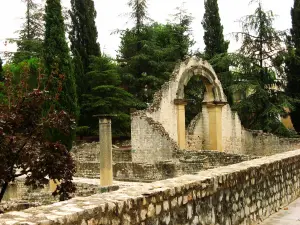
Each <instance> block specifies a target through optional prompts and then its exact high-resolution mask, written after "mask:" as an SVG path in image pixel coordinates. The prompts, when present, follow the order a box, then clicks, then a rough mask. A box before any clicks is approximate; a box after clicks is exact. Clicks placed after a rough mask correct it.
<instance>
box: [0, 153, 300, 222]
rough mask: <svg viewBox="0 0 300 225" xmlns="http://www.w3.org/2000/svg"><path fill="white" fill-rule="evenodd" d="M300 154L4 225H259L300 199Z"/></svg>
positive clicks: (85, 200) (23, 214) (75, 203)
mask: <svg viewBox="0 0 300 225" xmlns="http://www.w3.org/2000/svg"><path fill="white" fill-rule="evenodd" d="M299 161H300V150H296V151H290V152H286V153H282V154H277V155H273V156H270V157H264V158H260V159H255V160H252V161H246V162H242V163H239V164H235V165H230V166H226V167H219V168H216V169H211V170H207V171H201V172H199V173H197V174H194V175H184V176H181V177H178V178H173V179H168V180H163V181H157V182H154V183H149V184H144V185H143V186H140V187H129V188H124V189H121V190H118V191H115V192H111V193H105V194H97V195H93V196H90V197H82V198H74V199H71V200H69V201H65V202H59V203H55V204H52V205H48V206H43V207H37V208H31V209H28V210H24V211H20V212H10V213H6V214H3V215H0V224H2V225H8V224H40V225H46V224H47V225H54V224H56V225H59V224H64V225H71V224H72V225H88V224H89V225H99V224H105V225H112V224H114V225H119V224H122V225H135V224H145V225H150V224H167V225H169V224H203V225H211V224H220V225H223V224H224V225H225V224H231V225H238V224H247V225H248V224H249V225H250V224H256V223H257V222H258V221H260V220H263V219H265V218H267V217H268V216H270V215H271V214H272V213H274V212H276V211H278V210H279V209H280V207H282V206H285V205H287V204H288V203H290V202H292V201H293V200H294V199H296V198H298V197H299V195H300V188H299V187H300V163H299Z"/></svg>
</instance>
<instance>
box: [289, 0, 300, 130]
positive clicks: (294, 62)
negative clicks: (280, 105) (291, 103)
mask: <svg viewBox="0 0 300 225" xmlns="http://www.w3.org/2000/svg"><path fill="white" fill-rule="evenodd" d="M291 17H292V29H291V37H289V40H288V53H289V54H288V57H287V59H286V68H287V71H286V72H287V80H288V83H287V93H288V94H289V96H290V97H292V98H296V99H300V0H294V7H293V8H292V9H291ZM299 115H300V103H296V104H295V108H294V110H293V111H292V112H291V119H292V122H293V125H294V128H295V130H296V131H297V132H298V133H299V132H300V118H299Z"/></svg>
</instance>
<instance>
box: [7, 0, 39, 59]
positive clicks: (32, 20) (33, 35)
mask: <svg viewBox="0 0 300 225" xmlns="http://www.w3.org/2000/svg"><path fill="white" fill-rule="evenodd" d="M23 1H24V2H25V3H26V13H25V22H24V24H23V26H22V29H21V30H20V31H19V39H18V40H16V41H14V42H16V43H17V46H18V49H17V52H16V53H15V54H14V56H13V59H12V61H13V62H14V63H19V62H21V61H23V60H27V59H30V58H32V57H38V58H40V57H41V55H42V44H43V38H44V12H43V8H42V7H41V5H39V4H37V3H36V2H35V1H34V0H23Z"/></svg>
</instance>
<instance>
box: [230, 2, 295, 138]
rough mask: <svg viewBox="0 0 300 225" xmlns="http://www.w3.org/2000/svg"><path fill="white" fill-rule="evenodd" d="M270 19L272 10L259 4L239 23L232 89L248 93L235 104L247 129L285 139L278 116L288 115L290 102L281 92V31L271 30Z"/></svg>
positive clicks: (282, 64) (282, 72) (282, 71)
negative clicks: (240, 26)
mask: <svg viewBox="0 0 300 225" xmlns="http://www.w3.org/2000/svg"><path fill="white" fill-rule="evenodd" d="M273 20H274V16H273V13H272V11H264V10H263V8H262V4H261V2H258V7H257V8H256V10H255V12H254V14H252V15H249V16H246V17H244V18H243V19H242V20H241V24H242V32H239V33H237V34H236V36H237V38H241V40H242V46H241V48H240V50H239V53H238V54H236V55H233V66H234V67H235V69H234V70H233V74H234V77H235V82H236V84H235V85H233V86H232V90H233V91H234V92H238V93H245V92H247V93H245V98H244V99H241V101H240V102H237V103H236V105H235V109H237V110H238V112H239V116H240V118H241V121H242V124H243V125H244V126H245V127H246V128H249V129H253V130H263V131H265V132H272V133H275V134H279V135H284V136H288V135H290V134H291V133H290V132H289V131H288V130H287V129H286V128H285V127H284V125H283V124H282V123H281V119H280V116H286V115H287V112H286V108H291V107H292V105H291V102H292V99H290V98H289V97H287V96H286V93H285V91H284V63H283V62H284V61H283V57H282V55H283V54H282V53H283V52H284V48H283V39H282V32H278V31H276V30H275V29H274V27H273Z"/></svg>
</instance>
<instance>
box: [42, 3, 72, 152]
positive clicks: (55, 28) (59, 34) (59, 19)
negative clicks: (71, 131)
mask: <svg viewBox="0 0 300 225" xmlns="http://www.w3.org/2000/svg"><path fill="white" fill-rule="evenodd" d="M44 63H45V72H46V76H47V77H49V76H50V75H51V74H53V71H56V72H55V74H54V76H55V77H56V76H57V75H60V76H61V77H62V76H63V77H64V79H63V82H62V92H61V93H60V96H59V99H58V102H57V106H58V108H59V109H63V110H65V111H67V112H68V113H70V114H71V115H74V116H77V115H78V108H77V95H76V85H75V78H74V74H73V68H72V63H71V57H70V54H69V47H68V44H67V41H66V38H65V25H64V18H63V16H62V7H61V2H60V0H47V1H46V8H45V40H44ZM54 82H55V81H53V82H52V84H53V83H54ZM52 92H53V91H52V90H51V89H50V93H52ZM52 94H55V93H52ZM69 141H70V140H69ZM69 143H70V142H69ZM69 147H70V144H69Z"/></svg>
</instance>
